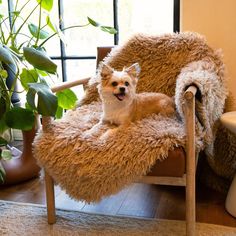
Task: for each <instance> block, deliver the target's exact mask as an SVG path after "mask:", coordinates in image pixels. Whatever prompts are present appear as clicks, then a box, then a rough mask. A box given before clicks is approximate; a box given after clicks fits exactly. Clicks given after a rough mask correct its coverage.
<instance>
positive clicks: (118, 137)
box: [34, 33, 227, 202]
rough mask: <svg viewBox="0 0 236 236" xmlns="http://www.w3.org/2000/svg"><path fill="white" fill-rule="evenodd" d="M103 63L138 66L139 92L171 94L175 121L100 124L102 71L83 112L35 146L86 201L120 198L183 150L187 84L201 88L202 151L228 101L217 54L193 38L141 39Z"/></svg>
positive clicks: (54, 126) (199, 122) (198, 111)
mask: <svg viewBox="0 0 236 236" xmlns="http://www.w3.org/2000/svg"><path fill="white" fill-rule="evenodd" d="M105 62H106V63H107V64H109V65H110V66H112V67H114V68H115V69H122V68H123V66H129V65H131V64H133V63H135V62H138V63H139V64H140V66H141V74H140V80H139V83H138V87H137V91H138V92H143V91H145V92H163V93H166V94H168V95H170V96H173V95H174V96H175V103H176V109H177V111H178V117H176V118H166V117H162V116H160V115H152V116H150V117H148V118H145V119H143V120H141V121H138V122H135V123H132V124H131V125H130V126H129V127H128V128H127V129H124V128H123V127H118V128H117V127H112V126H107V125H100V126H95V125H96V124H97V123H98V121H99V119H100V117H101V112H102V111H101V102H100V100H99V97H98V94H97V88H96V86H97V84H98V82H99V80H100V74H99V73H100V72H99V69H98V72H97V75H96V76H95V77H94V78H92V79H91V80H90V83H89V87H88V89H87V92H86V95H85V97H84V99H83V100H82V101H81V102H80V104H79V107H78V108H77V109H76V110H74V111H70V112H68V113H67V114H66V115H65V116H64V118H63V119H61V120H59V121H53V122H52V123H51V124H50V125H49V126H48V127H47V129H46V130H45V131H44V132H42V131H41V132H40V133H39V134H38V135H37V137H36V139H35V141H34V154H35V157H36V159H37V160H38V162H39V164H40V165H41V166H43V167H44V168H45V169H46V170H47V171H48V172H49V174H50V175H51V176H52V177H53V178H54V180H55V181H56V183H58V184H60V186H61V187H62V188H63V189H65V190H66V192H67V193H68V194H69V195H70V196H72V197H74V198H76V199H79V200H85V201H87V202H95V201H99V200H101V199H102V198H103V197H105V196H108V195H111V194H114V193H117V192H118V191H120V190H121V189H122V188H123V187H125V186H126V185H128V184H130V183H132V182H133V181H136V180H138V179H139V178H140V177H141V176H143V175H145V174H147V173H148V171H150V169H151V167H152V166H153V165H154V164H155V162H156V160H158V159H159V160H162V159H165V158H166V157H167V156H168V151H169V150H170V149H173V148H174V147H176V146H182V147H184V148H185V128H184V114H183V103H184V92H185V89H186V87H187V86H189V85H192V84H194V85H196V86H197V88H198V92H197V100H196V131H197V132H196V138H197V150H198V151H199V150H202V149H203V148H206V147H208V146H210V145H211V144H212V142H213V141H214V138H215V133H216V130H217V129H216V127H217V125H216V124H217V122H216V121H217V120H218V119H219V117H220V115H221V114H222V112H223V108H224V103H225V99H226V96H227V89H226V86H225V79H224V65H223V63H222V61H221V57H220V55H219V53H218V52H216V51H214V50H213V49H211V48H210V47H209V46H208V45H207V43H206V41H205V39H204V38H203V37H202V36H200V35H198V34H195V33H181V34H169V35H163V36H145V35H136V36H134V37H133V38H131V39H130V40H129V41H127V42H126V43H125V44H124V45H121V46H119V47H117V48H115V49H114V50H112V52H111V53H110V55H109V56H108V57H107V58H105ZM111 130H112V131H113V132H110V131H111Z"/></svg>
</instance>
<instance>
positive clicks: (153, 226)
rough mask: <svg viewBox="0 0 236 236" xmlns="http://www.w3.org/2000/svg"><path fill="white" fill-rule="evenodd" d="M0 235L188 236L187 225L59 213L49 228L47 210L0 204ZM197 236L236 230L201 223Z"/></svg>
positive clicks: (64, 211) (59, 211) (22, 204)
mask: <svg viewBox="0 0 236 236" xmlns="http://www.w3.org/2000/svg"><path fill="white" fill-rule="evenodd" d="M0 235H1V236H5V235H7V236H17V235H21V236H32V235H35V236H41V235H42V236H47V235H51V236H67V235H68V236H69V235H70V236H74V235H79V236H83V235H86V236H90V235H92V236H93V235H102V236H104V235H105V236H106V235H109V236H113V235H116V236H119V235H125V236H126V235H127V236H133V235H134V236H136V235H145V236H146V235H147V236H148V235H152V236H154V235H158V236H172V235H173V236H175V235H180V236H183V235H185V222H183V221H172V220H157V219H146V218H133V217H132V218H131V217H117V216H111V215H101V214H91V213H84V212H78V211H67V210H59V209H58V210H57V223H56V224H54V225H48V224H47V216H46V208H45V207H44V206H41V205H33V204H25V203H15V202H6V201H0ZM197 235H204V236H205V235H206V236H211V235H212V236H213V235H214V236H218V235H220V236H222V235H225V236H233V235H236V228H230V227H225V226H219V225H212V224H202V223H198V224H197Z"/></svg>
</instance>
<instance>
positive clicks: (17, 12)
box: [11, 11, 20, 17]
mask: <svg viewBox="0 0 236 236" xmlns="http://www.w3.org/2000/svg"><path fill="white" fill-rule="evenodd" d="M11 13H12V14H13V15H15V16H16V17H17V16H19V15H20V11H12V12H11Z"/></svg>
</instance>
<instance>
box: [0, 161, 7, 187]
mask: <svg viewBox="0 0 236 236" xmlns="http://www.w3.org/2000/svg"><path fill="white" fill-rule="evenodd" d="M5 176H6V172H5V170H4V167H3V165H2V163H1V161H0V182H2V183H3V182H4V178H5Z"/></svg>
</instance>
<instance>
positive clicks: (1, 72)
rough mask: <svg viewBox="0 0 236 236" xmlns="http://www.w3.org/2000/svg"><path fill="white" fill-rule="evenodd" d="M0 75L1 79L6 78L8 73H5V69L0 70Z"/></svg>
mask: <svg viewBox="0 0 236 236" xmlns="http://www.w3.org/2000/svg"><path fill="white" fill-rule="evenodd" d="M0 76H1V77H2V78H3V79H6V78H7V76H8V74H7V71H6V70H0Z"/></svg>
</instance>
